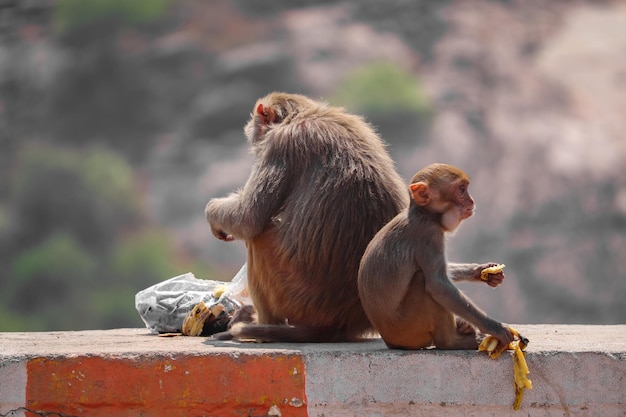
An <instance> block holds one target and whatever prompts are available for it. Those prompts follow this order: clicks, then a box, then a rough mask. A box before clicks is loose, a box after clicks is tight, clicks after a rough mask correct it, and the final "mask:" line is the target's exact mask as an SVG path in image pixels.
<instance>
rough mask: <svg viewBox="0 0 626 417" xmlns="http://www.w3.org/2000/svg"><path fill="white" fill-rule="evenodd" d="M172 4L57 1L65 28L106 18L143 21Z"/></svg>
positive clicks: (141, 0)
mask: <svg viewBox="0 0 626 417" xmlns="http://www.w3.org/2000/svg"><path fill="white" fill-rule="evenodd" d="M168 5H169V0H57V5H56V9H55V18H56V21H57V24H58V27H59V28H60V30H62V31H64V30H70V29H73V28H75V27H79V26H85V25H89V24H91V23H94V22H97V21H101V20H106V19H116V20H120V21H122V22H124V23H127V24H131V25H132V24H141V23H146V22H151V21H153V20H156V19H158V18H159V17H161V16H162V15H163V14H164V13H165V11H166V9H167V6H168Z"/></svg>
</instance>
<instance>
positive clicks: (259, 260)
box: [205, 93, 409, 342]
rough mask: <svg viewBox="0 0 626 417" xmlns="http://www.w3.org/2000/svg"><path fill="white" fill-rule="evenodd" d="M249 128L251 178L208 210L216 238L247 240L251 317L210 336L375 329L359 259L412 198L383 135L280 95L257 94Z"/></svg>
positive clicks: (314, 335) (278, 336)
mask: <svg viewBox="0 0 626 417" xmlns="http://www.w3.org/2000/svg"><path fill="white" fill-rule="evenodd" d="M245 133H246V136H247V138H248V140H249V142H250V143H251V146H252V149H253V151H254V154H255V162H254V165H253V167H252V172H251V174H250V177H249V178H248V181H247V182H246V184H245V186H244V187H243V188H242V189H241V190H240V191H237V192H235V193H233V194H231V195H229V196H227V197H223V198H214V199H212V200H210V201H209V203H208V204H207V206H206V209H205V214H206V218H207V221H208V222H209V223H210V225H211V230H212V232H213V234H214V236H215V237H217V238H218V239H221V240H224V241H231V240H234V239H240V240H244V241H245V242H246V245H247V250H248V254H247V264H248V287H249V292H250V297H251V299H252V302H253V304H254V307H255V309H256V313H257V323H254V324H243V323H238V324H237V325H235V326H233V327H232V328H231V329H230V330H229V331H228V332H227V333H223V334H218V335H216V336H214V337H216V338H218V339H228V338H238V339H256V340H259V341H286V342H327V341H328V342H339V341H348V340H354V339H355V338H358V337H359V336H361V335H362V334H363V333H366V332H368V331H371V330H372V325H371V323H370V322H369V320H368V319H367V316H366V315H365V312H364V311H363V308H362V306H361V302H360V300H359V296H358V288H357V274H358V269H359V262H360V260H361V256H362V255H363V252H364V251H365V248H366V246H367V244H368V243H369V241H370V240H371V239H372V237H374V235H375V234H376V232H377V231H378V230H379V229H380V228H381V227H383V226H384V225H385V224H386V223H387V222H388V221H389V220H391V219H392V218H393V217H395V216H396V214H398V213H399V212H400V211H401V210H402V209H404V208H405V207H407V205H408V203H409V201H408V193H407V192H406V187H405V185H404V184H403V181H402V179H401V178H400V176H399V175H398V174H397V172H396V169H395V166H394V163H393V161H392V160H391V158H390V156H389V155H388V153H387V151H386V149H385V146H384V144H383V142H382V141H381V139H380V138H379V137H378V136H377V135H376V133H375V132H374V130H373V129H372V128H371V127H370V126H369V125H368V124H367V123H366V122H365V121H364V120H363V119H362V118H361V117H359V116H355V115H352V114H348V113H346V112H345V111H344V110H343V109H341V108H338V107H332V106H328V105H326V104H324V103H320V102H317V101H314V100H311V99H309V98H307V97H304V96H301V95H295V94H285V93H272V94H269V95H268V96H266V97H264V98H262V99H260V100H259V101H257V103H256V105H255V106H254V108H253V112H252V115H251V119H250V121H249V122H248V124H247V125H246V127H245ZM246 313H247V316H250V314H249V313H250V311H249V309H248V310H246Z"/></svg>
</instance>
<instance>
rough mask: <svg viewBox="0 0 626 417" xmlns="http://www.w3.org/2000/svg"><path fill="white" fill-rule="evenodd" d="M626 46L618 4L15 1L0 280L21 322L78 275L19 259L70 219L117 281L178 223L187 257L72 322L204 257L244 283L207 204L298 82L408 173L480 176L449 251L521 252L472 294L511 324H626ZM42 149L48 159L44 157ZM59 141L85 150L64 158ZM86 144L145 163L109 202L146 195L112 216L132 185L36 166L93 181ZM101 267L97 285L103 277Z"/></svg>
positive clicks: (80, 240) (171, 236)
mask: <svg viewBox="0 0 626 417" xmlns="http://www.w3.org/2000/svg"><path fill="white" fill-rule="evenodd" d="M90 4H91V6H90ZM624 51H626V3H624V2H621V1H617V0H615V1H608V0H607V1H591V0H589V1H566V0H555V1H551V2H541V1H537V0H529V1H524V0H511V1H495V0H467V1H462V2H461V1H459V2H454V1H442V2H434V1H427V0H421V1H409V0H388V1H385V2H381V1H375V0H366V1H356V0H352V1H338V2H337V1H335V2H330V1H318V2H313V1H306V0H299V1H288V0H273V1H267V2H262V3H258V2H246V1H241V0H213V1H210V2H206V1H201V0H137V1H134V2H130V3H129V2H127V1H125V0H92V1H90V2H85V1H82V0H56V1H53V0H20V1H18V0H0V260H1V261H2V262H1V264H3V265H5V266H6V268H5V270H4V271H1V272H0V288H8V289H10V291H8V292H7V291H4V294H3V295H2V296H0V314H2V313H5V316H7V317H9V316H10V317H16V316H19V315H21V314H22V313H23V311H22V310H20V309H19V306H20V303H22V304H23V303H26V302H27V301H28V299H29V294H33V292H35V293H36V292H38V291H49V290H50V287H52V288H58V286H59V285H63V286H65V287H64V288H71V287H73V284H72V282H69V281H67V280H63V279H61V281H59V279H57V278H54V279H53V278H51V276H50V275H49V274H48V275H47V273H46V272H45V271H44V272H40V273H38V275H37V274H34V273H30V272H28V273H26V272H23V271H24V270H28V271H30V269H28V268H26V269H24V268H25V267H23V266H22V267H18V266H19V265H24V264H29V261H28V259H31V258H28V257H26V258H24V253H26V252H28V251H33V250H35V248H37V250H40V251H41V250H43V249H41V248H42V247H43V246H42V245H44V243H46V242H48V240H47V238H48V237H49V236H51V235H55V234H58V233H62V234H64V235H63V236H65V234H69V236H70V237H72V239H74V240H72V241H71V242H75V244H76V246H77V248H75V249H76V250H74V249H72V250H74V252H76V251H77V250H78V249H81V250H83V249H84V250H86V251H87V253H86V254H85V253H82V252H80V256H82V258H80V259H83V258H85V257H91V258H93V260H91V261H89V262H92V263H89V262H87V263H85V262H86V261H85V262H82V265H83V270H84V271H91V273H92V274H95V275H97V276H99V277H102V281H105V280H107V279H113V280H114V281H115V278H114V277H113V278H111V274H112V272H111V271H116V270H115V269H112V266H111V265H118V267H117V268H118V269H117V271H120V269H119V268H122V267H121V266H119V265H125V264H124V263H123V261H122V260H119V259H118V258H115V259H118V261H117V263H114V262H113V261H111V262H109V259H113V258H114V254H115V253H118V256H119V257H122V255H121V254H119V252H120V251H121V252H122V253H126V252H125V251H124V250H122V249H120V248H123V247H124V246H123V245H124V244H126V245H129V241H128V239H131V237H134V238H135V241H133V242H135V243H134V244H136V242H137V236H140V237H141V236H144V237H145V236H148V238H146V239H148V240H150V236H153V235H152V234H151V233H153V232H154V230H157V229H158V236H159V239H165V241H167V245H169V246H167V247H168V248H170V249H168V250H169V252H167V253H168V254H170V255H171V259H172V261H171V262H170V263H168V264H167V265H166V266H163V267H162V268H160V269H158V268H156V269H155V268H153V269H152V270H151V271H150V273H145V271H144V270H145V266H144V267H142V268H143V269H142V268H136V269H135V270H133V271H138V272H136V273H129V272H128V269H123V271H125V272H124V273H123V274H121V273H119V274H117V275H116V276H118V277H121V276H124V277H125V278H124V281H123V282H118V283H117V284H116V285H117V286H109V287H107V288H106V290H107V291H108V294H110V295H111V297H114V298H117V299H120V298H121V299H123V300H127V301H119V303H122V304H124V307H117V306H113V307H111V308H108V309H107V308H104V307H102V308H101V310H103V311H109V312H110V310H111V309H117V310H123V311H125V312H126V313H124V314H121V315H120V314H118V315H116V314H113V313H110V320H109V321H107V322H105V323H103V322H102V321H98V320H97V317H98V314H97V311H96V312H95V313H94V312H92V313H93V314H92V320H94V321H91V322H89V324H85V323H84V322H76V323H74V324H71V326H74V327H90V326H96V327H106V326H109V325H110V326H120V325H128V324H131V325H132V324H133V323H134V322H132V320H131V319H129V318H128V317H130V316H132V315H133V314H134V313H133V311H132V302H133V300H132V297H130V296H129V294H131V295H132V294H133V293H134V292H135V291H138V290H140V289H143V288H144V287H145V286H146V285H149V283H150V282H153V281H154V280H155V279H158V277H161V278H160V279H165V278H168V277H169V276H171V274H173V273H175V272H176V271H179V272H180V273H184V272H187V270H181V268H187V267H189V268H191V266H190V265H197V267H198V271H202V272H201V273H198V272H197V275H198V276H202V275H203V274H204V275H206V276H205V277H206V278H213V279H223V280H229V279H230V278H231V277H232V275H234V273H235V272H236V271H237V270H238V268H239V267H240V265H241V264H242V263H243V262H244V261H245V250H244V245H243V244H242V243H240V242H235V243H230V244H226V243H224V242H220V241H217V240H216V239H214V238H212V236H211V234H210V231H209V228H208V226H207V225H206V223H205V220H204V215H203V208H204V204H205V203H206V202H207V201H208V199H210V198H211V197H214V196H221V195H225V194H226V193H228V192H230V191H231V190H233V189H235V188H237V187H239V186H241V185H242V184H243V183H244V182H245V180H246V178H247V175H248V173H249V167H250V163H251V156H250V154H249V152H248V147H247V144H246V142H245V137H244V135H243V130H242V129H243V126H244V125H245V123H246V121H247V119H248V117H249V114H250V111H251V110H252V105H253V104H254V102H255V100H256V99H257V98H258V97H260V96H263V95H265V94H266V93H268V92H270V91H273V90H282V91H288V92H295V93H303V94H307V95H310V96H312V97H315V98H321V99H324V100H328V101H329V102H331V103H333V104H338V105H344V106H346V107H347V108H349V109H350V110H352V111H354V112H358V113H361V114H364V115H365V116H366V118H367V119H368V120H369V121H371V122H372V123H373V124H374V125H375V126H376V127H377V128H378V130H379V132H380V133H381V136H382V137H383V138H384V139H385V140H386V141H387V142H388V143H389V149H390V152H391V153H392V155H393V157H394V158H395V160H396V161H397V165H398V169H399V171H400V172H401V174H402V176H403V177H404V178H406V179H409V178H410V177H411V176H412V174H413V173H414V172H415V171H417V170H418V169H419V168H421V167H422V166H424V165H426V164H429V163H431V162H436V161H439V162H447V163H452V164H456V165H458V166H460V167H462V168H464V169H465V170H466V171H467V172H468V173H470V175H471V177H472V186H471V188H470V191H472V194H473V196H474V199H475V200H476V202H477V206H478V209H477V213H476V215H475V216H474V217H473V218H471V219H470V220H469V221H467V222H465V224H464V225H463V227H461V228H460V230H459V231H458V232H457V233H456V235H455V236H453V237H452V238H451V239H450V243H449V249H450V254H449V258H450V259H451V260H454V261H468V262H469V261H476V262H479V261H480V262H483V261H496V262H503V263H505V264H506V265H507V268H506V270H505V272H506V274H507V279H506V280H505V284H504V285H503V286H502V287H500V288H498V289H496V290H491V289H488V288H487V287H486V286H478V285H464V286H463V290H465V291H467V292H468V293H469V294H470V295H471V297H472V298H474V299H475V300H476V301H477V303H478V304H479V305H480V306H481V307H483V308H484V309H485V310H486V311H487V312H489V313H490V314H492V315H493V316H494V317H496V318H499V319H501V320H503V321H508V322H511V323H520V322H537V323H546V322H561V323H623V322H625V321H626V308H625V307H624V306H623V301H622V300H623V299H624V298H626V262H625V261H624V260H623V259H626V169H625V168H624V167H625V166H626V165H625V164H626V118H625V117H624V115H626V55H625V54H624ZM33 149H35V150H41V149H43V155H44V156H43V157H41V156H38V157H37V158H44V159H43V162H40V163H39V162H36V161H38V159H37V158H35V159H32V158H31V159H29V158H30V157H29V156H28V155H32V152H34V151H33ZM55 152H57V153H58V152H60V154H59V155H61V156H58V158H60V159H59V160H63V161H65V162H62V163H61V162H58V163H57V162H54V163H52V162H50V161H51V160H52V158H53V157H55V158H56V156H55V155H57V154H56V153H55ZM68 152H69V153H70V154H72V153H73V155H76V154H77V155H79V159H83V160H86V158H87V157H88V156H92V157H94V158H95V156H94V155H96V154H99V153H100V152H108V154H107V155H109V156H107V158H108V157H111V158H112V159H111V160H113V161H114V162H112V163H111V164H104V167H103V168H102V171H99V172H105V171H106V169H105V168H106V167H111V166H113V164H119V166H120V167H121V168H120V169H110V172H108V173H107V174H106V175H108V176H107V177H106V178H114V177H115V175H116V174H115V173H116V172H121V171H120V170H122V171H123V170H124V169H126V168H127V169H129V170H130V171H129V172H130V173H128V175H127V176H126V177H124V178H130V179H126V180H123V179H119V178H118V180H119V181H121V184H126V185H123V186H122V185H120V188H119V189H117V188H116V189H115V190H116V191H115V193H117V194H111V195H117V196H124V195H132V200H133V201H132V204H130V203H129V205H128V206H127V205H124V204H122V203H119V201H118V200H115V201H118V203H117V205H116V206H114V207H115V210H113V209H111V210H109V209H108V207H109V206H108V204H109V202H110V201H113V200H114V199H113V198H106V199H105V198H101V199H100V200H98V199H97V196H102V195H104V194H103V192H100V191H94V190H100V189H99V188H94V187H95V186H93V184H94V183H93V182H86V183H85V184H87V185H81V186H78V185H77V186H76V188H71V189H72V190H74V191H73V192H72V193H70V192H68V191H67V190H68V189H70V188H66V184H68V181H67V179H63V178H66V177H62V178H61V177H59V178H60V179H57V180H55V181H56V182H49V181H51V180H50V178H52V176H51V175H48V174H46V172H48V171H45V170H43V171H42V172H43V173H42V174H41V175H39V176H34V177H32V178H37V180H30V181H31V182H28V181H26V180H24V181H25V182H24V181H22V180H19V179H18V178H17V177H19V176H20V173H22V172H26V173H29V172H31V171H29V170H28V169H27V168H25V167H28V166H30V165H28V164H27V162H25V161H31V160H34V161H35V162H34V164H35V166H41V165H45V166H48V165H50V166H51V167H52V168H50V169H53V170H56V171H54V172H59V170H61V171H63V172H64V173H66V174H67V173H68V172H72V173H74V174H71V175H78V176H79V177H80V178H85V177H89V178H91V176H92V174H89V166H91V165H90V164H87V166H83V165H82V163H81V162H78V161H75V162H71V164H70V162H67V161H69V159H68V158H70V159H71V157H69V156H67V153H68ZM45 155H49V158H48V159H47V160H46V158H45ZM110 155H114V156H115V157H113V156H110ZM115 158H119V160H118V159H115ZM107 160H108V159H107ZM29 163H31V164H33V162H29ZM46 164H48V165H46ZM72 164H73V165H72ZM70 165H71V167H73V168H71V169H70V168H68V167H69V166H70ZM116 166H117V165H116ZM124 167H126V168H124ZM72 170H73V171H72ZM124 172H125V171H124ZM23 175H26V174H23ZM64 175H65V174H64ZM67 175H70V174H67ZM71 175H70V176H69V177H68V178H74V177H72V176H71ZM101 175H104V174H101ZM27 178H31V177H28V176H27ZM55 178H56V177H55ZM103 178H104V177H103ZM35 181H37V184H38V185H37V187H35V186H34V185H32V184H34V183H35ZM72 181H75V178H74V179H73V180H72ZM108 183H109V182H108V180H107V181H105V180H103V181H102V182H97V184H108ZM24 184H26V185H24ZM29 184H30V185H29ZM81 184H82V183H81ZM89 184H92V185H89ZM100 186H101V185H98V187H100ZM20 187H21V188H20ZM29 187H31V188H29ZM81 187H82V188H81ZM20 190H22V191H20ZM23 190H27V191H23ZM28 190H30V191H28ZM88 190H91V191H88ZM120 190H121V191H120ZM90 192H91V193H92V194H94V195H93V196H91V194H89V193H90ZM109 192H110V193H113V191H109ZM124 193H130V194H124ZM87 195H89V197H86V196H87ZM106 195H109V194H106ZM76 199H78V200H76ZM119 199H120V201H121V200H124V201H126V200H128V199H130V197H128V198H126V199H124V198H121V197H120V198H119ZM57 200H58V201H57ZM75 200H76V201H79V200H80V201H83V203H84V204H83V205H82V206H81V205H77V203H76V204H73V203H72V202H73V201H75ZM135 200H136V201H135ZM25 201H26V202H25ZM64 204H65V205H64ZM25 207H26V208H28V210H26V209H25ZM55 207H56V208H55ZM81 207H83V208H84V207H87V208H85V209H84V210H85V211H89V210H91V211H90V213H92V215H93V216H94V217H93V218H92V217H87V219H92V220H84V221H87V222H88V223H84V224H90V225H94V224H95V225H96V226H98V227H99V228H98V229H97V230H99V232H98V234H97V236H101V239H100V238H99V239H98V240H97V241H96V242H95V243H94V242H93V241H90V240H89V239H88V238H87V237H86V236H89V235H90V233H89V230H90V228H89V226H86V227H85V229H86V231H85V230H83V229H82V228H77V227H75V226H72V225H71V223H72V221H71V219H73V218H75V217H76V215H75V214H73V213H74V212H75V211H76V210H81ZM103 207H106V208H107V209H106V210H104V212H105V213H107V214H102V212H101V211H99V210H102V208H103ZM52 208H55V209H54V210H56V211H54V215H53V214H50V210H52ZM64 213H70V214H64ZM112 213H113V214H112ZM115 213H117V214H115ZM107 216H109V217H107ZM68 218H69V219H70V220H68ZM46 219H47V220H46ZM93 219H100V220H98V221H96V220H93ZM102 219H106V222H104V221H103V220H102ZM61 226H62V227H61ZM68 230H69V232H68ZM163 234H166V235H167V238H164V237H163ZM81 236H82V237H81ZM60 239H61V242H64V244H66V245H69V246H71V245H73V244H74V243H71V244H70V243H68V240H67V239H66V238H65V237H62V238H60ZM63 239H66V240H63ZM142 239H143V237H142ZM92 240H93V239H92ZM140 240H141V239H140ZM150 241H151V240H150ZM142 242H143V241H142ZM69 246H68V247H69ZM126 247H128V246H126ZM133 247H135V246H133ZM146 250H147V251H149V248H148V249H146ZM116 251H117V252H116ZM138 251H139V249H138ZM139 252H140V251H139ZM28 253H31V252H28ZM35 253H39V252H36V251H35ZM141 253H144V252H141ZM170 255H168V256H170ZM33 256H34V255H33ZM55 258H56V257H55ZM75 258H76V257H74V258H72V259H75ZM91 258H88V259H91ZM161 258H162V259H166V260H167V259H170V258H168V257H161ZM24 259H26V260H24ZM68 259H69V258H68ZM85 259H87V258H85ZM103 259H106V261H103ZM142 259H143V258H142ZM145 259H147V260H146V261H144V262H146V263H149V264H150V265H152V264H153V263H154V262H153V261H150V260H149V259H150V258H149V257H146V258H145ZM18 260H20V262H21V263H20V262H18ZM190 260H191V261H193V262H196V264H193V263H190V262H189V261H190ZM112 262H113V263H112ZM18 264H19V265H18ZM16 265H18V266H16ZM90 265H92V266H90ZM93 265H95V266H93ZM133 265H135V264H133ZM20 268H22V269H20ZM60 270H63V269H62V268H61V269H60ZM94 271H96V272H94ZM205 271H207V272H205ZM20 274H21V275H20ZM29 274H30V275H29ZM124 274H126V275H124ZM168 274H170V275H168ZM79 275H80V274H79ZM63 276H68V275H67V274H65V275H63ZM138 276H142V278H137V277H138ZM24 277H29V279H30V280H31V281H32V282H30V283H29V285H28V286H26V285H24V282H25V281H24V280H26V278H24ZM73 279H74V278H73ZM76 279H80V277H77V278H76ZM118 280H120V281H121V279H119V278H118ZM93 281H94V282H91V281H90V283H89V286H86V288H84V289H82V290H81V291H89V290H88V288H97V287H98V286H101V285H105V284H103V283H102V281H99V280H93ZM42 283H45V285H43V284H42ZM93 286H95V287H93ZM67 292H69V290H68V291H66V292H64V291H57V293H58V294H57V295H56V296H57V297H59V299H60V300H62V299H63V297H64V294H66V293H67ZM55 294H56V293H55ZM81 294H82V293H81ZM121 294H123V296H121ZM16 297H21V298H19V299H17V301H16ZM72 297H74V298H72V300H74V299H76V300H78V299H80V294H74V295H72ZM124 297H126V298H124ZM40 298H41V297H40ZM129 298H130V299H129ZM76 302H77V303H80V302H79V301H76ZM98 303H100V304H102V303H105V301H102V300H100V301H98ZM94 304H97V303H96V302H95V301H91V302H89V303H87V305H85V306H81V309H89V308H91V307H92V306H93V305H94ZM100 304H98V305H100ZM128 304H130V308H129V307H128ZM50 308H52V307H50ZM117 310H116V311H117ZM43 311H46V310H43ZM79 311H82V310H80V309H76V310H75V313H74V314H79V313H78V312H79ZM98 311H100V310H98ZM107 314H108V313H107ZM87 316H89V315H87ZM107 317H109V316H107ZM2 325H3V322H2V320H1V319H0V327H1V326H2ZM27 325H28V323H26V322H25V324H24V326H27ZM48 327H54V326H53V325H52V324H50V325H48ZM0 330H2V329H1V328H0Z"/></svg>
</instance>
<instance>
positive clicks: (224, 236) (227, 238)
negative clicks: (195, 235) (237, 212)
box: [211, 224, 235, 242]
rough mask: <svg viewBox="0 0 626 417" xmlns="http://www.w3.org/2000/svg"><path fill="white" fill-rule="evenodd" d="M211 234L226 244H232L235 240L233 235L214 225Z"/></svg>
mask: <svg viewBox="0 0 626 417" xmlns="http://www.w3.org/2000/svg"><path fill="white" fill-rule="evenodd" d="M211 233H213V236H215V237H216V238H218V239H219V240H223V241H224V242H232V241H233V240H235V238H234V237H233V235H231V234H229V233H226V232H225V231H223V230H222V229H221V228H219V227H217V226H214V225H213V224H211Z"/></svg>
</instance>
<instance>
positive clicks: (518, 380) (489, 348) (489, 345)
mask: <svg viewBox="0 0 626 417" xmlns="http://www.w3.org/2000/svg"><path fill="white" fill-rule="evenodd" d="M509 329H510V330H511V333H513V336H515V337H516V338H517V340H514V341H512V342H511V343H509V344H507V345H503V346H501V345H500V344H499V343H498V339H496V338H495V337H493V336H491V335H489V336H487V337H485V338H484V339H483V341H482V342H481V343H480V345H479V346H478V350H479V351H481V352H487V354H488V355H489V357H490V358H491V359H497V358H498V357H499V356H500V355H501V354H502V352H504V351H505V350H507V349H509V350H513V379H514V384H515V401H514V402H513V408H514V409H515V410H518V409H519V408H520V405H521V404H522V398H523V396H524V390H525V389H532V387H533V384H532V381H531V380H530V379H528V376H527V375H528V374H529V373H530V371H529V370H528V365H527V364H526V356H525V353H524V349H526V346H527V345H528V339H526V338H525V337H523V336H521V335H520V334H519V332H518V331H517V330H515V329H512V328H510V327H509Z"/></svg>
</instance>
